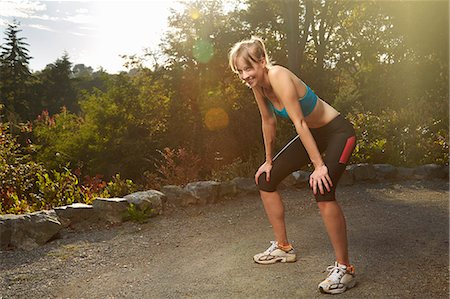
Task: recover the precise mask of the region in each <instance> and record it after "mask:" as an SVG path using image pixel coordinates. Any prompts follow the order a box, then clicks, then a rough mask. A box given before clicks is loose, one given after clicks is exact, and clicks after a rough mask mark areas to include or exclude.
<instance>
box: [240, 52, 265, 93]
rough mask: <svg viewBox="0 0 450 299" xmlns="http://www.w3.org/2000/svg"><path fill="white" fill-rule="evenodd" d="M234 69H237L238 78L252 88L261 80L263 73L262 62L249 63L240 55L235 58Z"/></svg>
mask: <svg viewBox="0 0 450 299" xmlns="http://www.w3.org/2000/svg"><path fill="white" fill-rule="evenodd" d="M236 69H237V71H238V75H239V79H241V80H242V81H244V82H245V84H246V85H247V86H248V87H250V88H253V87H255V86H256V85H257V84H258V83H259V82H261V80H262V76H263V74H264V67H263V63H262V62H260V63H252V64H249V63H248V62H246V61H245V59H244V58H242V57H237V58H236Z"/></svg>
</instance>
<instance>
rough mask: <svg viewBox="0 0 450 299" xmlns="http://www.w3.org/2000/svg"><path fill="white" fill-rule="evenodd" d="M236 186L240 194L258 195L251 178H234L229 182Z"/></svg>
mask: <svg viewBox="0 0 450 299" xmlns="http://www.w3.org/2000/svg"><path fill="white" fill-rule="evenodd" d="M231 182H233V183H234V184H236V188H237V191H238V192H239V193H242V194H258V193H259V190H258V187H257V186H256V183H255V180H254V179H253V178H242V177H236V178H234V179H232V180H231Z"/></svg>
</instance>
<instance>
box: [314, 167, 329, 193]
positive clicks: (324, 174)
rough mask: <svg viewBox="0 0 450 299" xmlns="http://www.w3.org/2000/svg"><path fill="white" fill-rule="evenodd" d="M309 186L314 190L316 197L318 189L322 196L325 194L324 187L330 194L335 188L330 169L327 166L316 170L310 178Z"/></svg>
mask: <svg viewBox="0 0 450 299" xmlns="http://www.w3.org/2000/svg"><path fill="white" fill-rule="evenodd" d="M309 186H310V187H311V188H312V189H313V193H314V195H315V194H317V188H319V191H320V194H324V188H323V187H324V186H325V188H326V189H327V191H328V192H330V190H331V189H330V187H332V186H333V183H332V182H331V178H330V176H329V175H328V168H327V167H326V166H325V164H323V165H322V166H319V167H317V168H316V169H314V171H313V173H312V174H311V176H310V177H309Z"/></svg>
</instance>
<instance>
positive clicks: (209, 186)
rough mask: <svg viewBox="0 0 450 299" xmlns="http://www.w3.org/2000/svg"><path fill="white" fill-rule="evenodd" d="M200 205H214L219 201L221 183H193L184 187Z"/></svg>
mask: <svg viewBox="0 0 450 299" xmlns="http://www.w3.org/2000/svg"><path fill="white" fill-rule="evenodd" d="M184 189H185V190H186V191H189V192H190V193H191V194H192V196H194V197H195V198H196V199H197V202H198V203H200V204H207V203H214V202H216V201H217V200H218V199H219V194H220V183H218V182H215V181H200V182H192V183H189V184H187V185H186V187H184Z"/></svg>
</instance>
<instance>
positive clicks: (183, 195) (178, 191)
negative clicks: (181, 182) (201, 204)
mask: <svg viewBox="0 0 450 299" xmlns="http://www.w3.org/2000/svg"><path fill="white" fill-rule="evenodd" d="M161 191H162V193H164V194H165V195H166V198H167V201H166V203H167V204H168V205H174V206H182V207H186V206H188V205H195V204H196V203H197V198H195V197H194V196H193V195H192V194H191V192H189V191H187V190H185V189H183V188H181V187H180V186H176V185H167V186H164V187H162V190H161Z"/></svg>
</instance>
